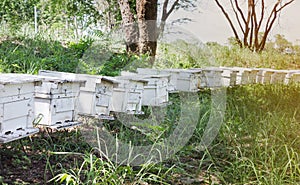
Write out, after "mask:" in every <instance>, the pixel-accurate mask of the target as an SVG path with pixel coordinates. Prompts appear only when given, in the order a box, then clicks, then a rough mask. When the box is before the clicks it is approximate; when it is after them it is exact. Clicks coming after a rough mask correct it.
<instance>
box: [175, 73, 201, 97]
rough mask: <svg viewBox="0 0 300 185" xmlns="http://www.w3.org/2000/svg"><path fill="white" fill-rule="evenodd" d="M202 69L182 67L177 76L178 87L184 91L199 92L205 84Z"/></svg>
mask: <svg viewBox="0 0 300 185" xmlns="http://www.w3.org/2000/svg"><path fill="white" fill-rule="evenodd" d="M202 75H203V74H202V69H181V70H180V71H179V76H178V78H177V84H176V89H177V90H178V91H183V92H197V91H199V89H200V88H201V87H203V86H204V85H205V84H204V83H205V81H204V80H203V79H202Z"/></svg>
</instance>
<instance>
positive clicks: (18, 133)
mask: <svg viewBox="0 0 300 185" xmlns="http://www.w3.org/2000/svg"><path fill="white" fill-rule="evenodd" d="M40 84H41V80H40V79H38V78H37V77H35V76H33V75H26V74H0V143H6V142H10V141H13V140H16V139H20V138H23V137H26V136H29V135H32V134H34V133H37V132H38V129H37V128H33V124H32V122H33V120H34V90H35V86H38V85H40Z"/></svg>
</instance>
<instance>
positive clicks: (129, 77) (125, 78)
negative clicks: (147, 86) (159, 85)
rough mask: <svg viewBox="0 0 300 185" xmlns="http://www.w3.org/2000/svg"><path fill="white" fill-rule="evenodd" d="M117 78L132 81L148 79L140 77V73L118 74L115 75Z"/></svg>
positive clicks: (143, 81)
mask: <svg viewBox="0 0 300 185" xmlns="http://www.w3.org/2000/svg"><path fill="white" fill-rule="evenodd" d="M116 79H117V80H129V81H134V82H141V83H147V82H148V80H146V79H144V78H142V77H141V76H140V75H129V76H118V77H116Z"/></svg>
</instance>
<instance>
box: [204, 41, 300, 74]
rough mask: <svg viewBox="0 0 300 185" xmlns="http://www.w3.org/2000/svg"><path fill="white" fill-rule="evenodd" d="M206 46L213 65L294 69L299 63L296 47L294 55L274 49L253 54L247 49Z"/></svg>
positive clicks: (217, 45) (216, 45)
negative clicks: (209, 51)
mask: <svg viewBox="0 0 300 185" xmlns="http://www.w3.org/2000/svg"><path fill="white" fill-rule="evenodd" d="M269 44H270V43H269ZM207 46H208V47H209V48H210V50H211V53H212V56H213V57H214V59H215V63H216V64H217V65H219V66H240V67H258V68H274V69H295V68H298V67H299V63H300V52H299V51H300V50H296V47H295V53H293V54H284V53H282V52H281V51H278V50H275V49H274V48H269V49H266V50H264V51H262V52H261V53H255V52H252V51H250V50H249V49H241V48H239V47H236V46H231V47H229V46H222V45H220V44H217V43H207Z"/></svg>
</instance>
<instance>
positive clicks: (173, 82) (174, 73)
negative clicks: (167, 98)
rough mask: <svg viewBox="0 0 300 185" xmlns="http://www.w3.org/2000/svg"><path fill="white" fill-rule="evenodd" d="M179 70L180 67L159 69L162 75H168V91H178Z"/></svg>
mask: <svg viewBox="0 0 300 185" xmlns="http://www.w3.org/2000/svg"><path fill="white" fill-rule="evenodd" d="M180 71H182V69H162V70H161V71H160V74H162V75H170V80H169V83H168V91H169V93H176V92H178V78H179V77H180Z"/></svg>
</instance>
